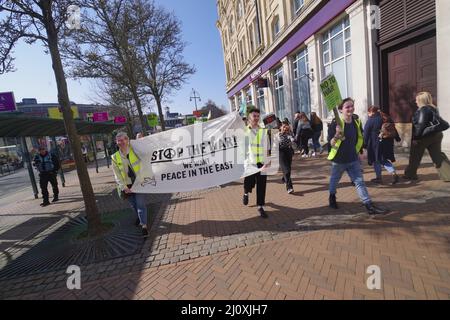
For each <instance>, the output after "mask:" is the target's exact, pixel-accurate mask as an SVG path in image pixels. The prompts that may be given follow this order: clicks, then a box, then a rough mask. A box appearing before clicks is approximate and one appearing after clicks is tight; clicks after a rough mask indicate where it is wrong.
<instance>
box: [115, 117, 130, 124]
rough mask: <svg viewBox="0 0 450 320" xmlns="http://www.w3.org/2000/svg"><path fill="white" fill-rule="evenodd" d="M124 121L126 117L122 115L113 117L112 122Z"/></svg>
mask: <svg viewBox="0 0 450 320" xmlns="http://www.w3.org/2000/svg"><path fill="white" fill-rule="evenodd" d="M126 122H127V118H125V117H124V116H118V117H114V123H126Z"/></svg>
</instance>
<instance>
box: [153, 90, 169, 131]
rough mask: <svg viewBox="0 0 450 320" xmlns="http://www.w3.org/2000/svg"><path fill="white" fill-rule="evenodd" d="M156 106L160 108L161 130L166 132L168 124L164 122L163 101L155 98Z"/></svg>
mask: <svg viewBox="0 0 450 320" xmlns="http://www.w3.org/2000/svg"><path fill="white" fill-rule="evenodd" d="M155 101H156V105H157V106H158V114H159V122H161V130H162V131H166V123H165V122H164V114H163V111H162V105H161V99H160V98H159V97H156V96H155Z"/></svg>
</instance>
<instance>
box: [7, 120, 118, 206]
mask: <svg viewBox="0 0 450 320" xmlns="http://www.w3.org/2000/svg"><path fill="white" fill-rule="evenodd" d="M74 122H75V126H76V129H77V133H78V135H87V136H90V137H91V142H92V144H93V150H94V160H95V165H96V171H97V173H98V162H97V155H96V143H95V137H94V135H95V134H111V133H112V132H113V131H115V130H118V129H120V128H123V127H125V126H126V125H127V124H113V123H107V122H89V121H82V120H74ZM65 135H66V128H65V126H64V121H63V120H59V119H50V118H38V117H30V116H27V115H25V114H23V113H19V112H11V113H0V137H9V138H20V139H21V144H22V151H23V157H24V161H25V162H26V163H27V167H28V173H29V176H30V181H31V185H32V187H33V192H34V197H35V198H36V199H37V198H38V188H37V185H36V179H35V177H34V173H33V168H32V165H31V157H30V153H29V150H28V147H27V143H26V139H25V138H26V137H42V136H44V137H51V138H52V140H53V142H54V145H55V147H56V137H61V136H65ZM56 150H58V148H56ZM104 152H105V155H106V161H107V165H108V167H109V157H108V150H107V148H106V145H105V144H104ZM57 155H58V157H59V156H60V155H59V153H58V154H57ZM59 173H60V177H61V182H62V185H63V187H64V186H65V179H64V172H63V169H62V167H61V169H60V172H59Z"/></svg>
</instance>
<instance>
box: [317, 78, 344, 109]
mask: <svg viewBox="0 0 450 320" xmlns="http://www.w3.org/2000/svg"><path fill="white" fill-rule="evenodd" d="M320 89H321V90H322V94H323V97H324V99H325V103H326V104H327V107H328V110H329V111H332V110H333V109H334V107H337V106H338V105H339V104H340V103H341V102H342V97H341V92H340V91H339V84H338V82H337V80H336V77H335V76H334V74H330V75H329V76H328V77H326V78H325V79H324V80H323V81H322V82H321V83H320Z"/></svg>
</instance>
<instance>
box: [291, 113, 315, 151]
mask: <svg viewBox="0 0 450 320" xmlns="http://www.w3.org/2000/svg"><path fill="white" fill-rule="evenodd" d="M312 136H313V130H312V128H311V122H310V121H309V119H308V117H307V116H306V113H304V112H302V113H301V114H300V119H299V121H298V126H297V130H296V131H295V140H297V141H299V142H300V145H301V148H302V158H305V157H308V156H309V146H308V140H309V139H311V138H312Z"/></svg>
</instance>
